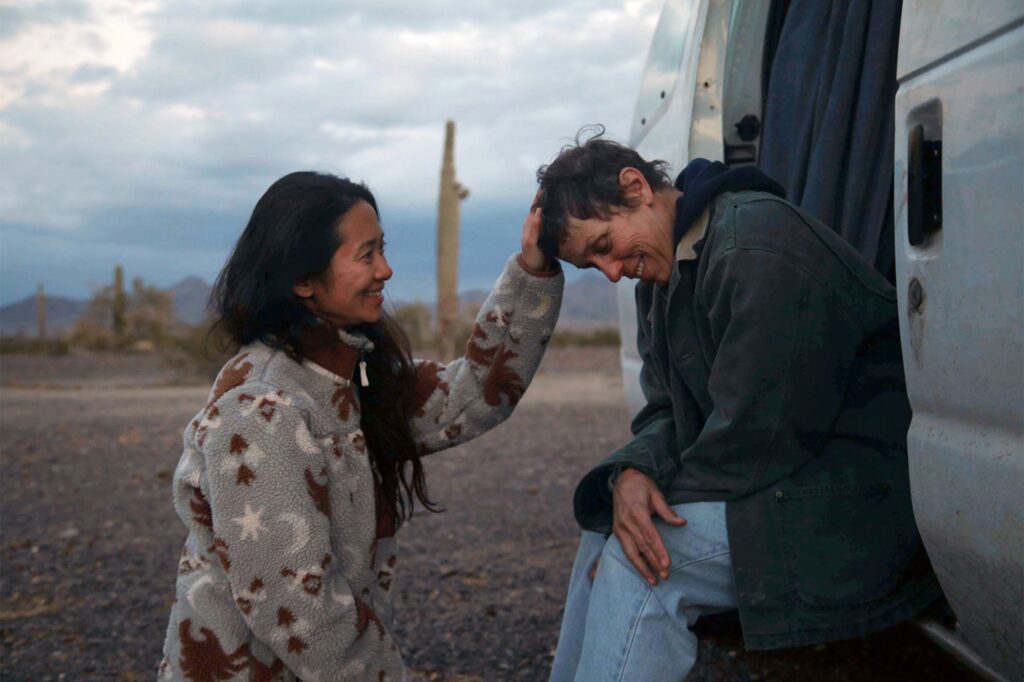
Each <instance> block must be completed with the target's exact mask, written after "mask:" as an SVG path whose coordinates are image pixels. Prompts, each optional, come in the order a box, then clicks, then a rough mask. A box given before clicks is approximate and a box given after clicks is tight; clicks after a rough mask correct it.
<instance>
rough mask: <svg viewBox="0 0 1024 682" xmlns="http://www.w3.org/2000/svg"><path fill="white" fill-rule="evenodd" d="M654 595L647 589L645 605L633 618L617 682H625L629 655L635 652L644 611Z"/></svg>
mask: <svg viewBox="0 0 1024 682" xmlns="http://www.w3.org/2000/svg"><path fill="white" fill-rule="evenodd" d="M653 594H654V590H652V589H651V588H650V587H648V588H647V596H646V597H644V601H643V603H642V604H641V605H640V608H639V609H637V611H636V614H635V615H634V617H633V625H632V627H630V633H629V641H628V642H627V643H626V650H625V652H623V654H622V663H621V664H620V665H619V674H618V675H616V676H615V679H616V680H617V682H623V679H624V677H623V676H624V675H625V674H626V663H627V662H628V661H629V653H630V651H632V650H633V642H635V641H636V635H637V632H638V631H639V630H640V623H641V621H642V620H643V618H642V617H641V616H643V613H644V609H646V608H647V605H648V604H649V603H650V602H651V596H652V595H653Z"/></svg>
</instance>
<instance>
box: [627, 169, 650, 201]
mask: <svg viewBox="0 0 1024 682" xmlns="http://www.w3.org/2000/svg"><path fill="white" fill-rule="evenodd" d="M619 191H620V192H621V193H622V199H623V203H624V204H626V205H627V206H629V207H631V208H634V207H636V206H642V205H648V206H649V205H650V204H651V203H652V202H653V201H654V192H653V191H652V190H651V186H650V184H649V183H648V182H647V178H645V177H644V174H643V173H641V172H640V170H638V169H636V168H633V167H632V166H626V167H625V168H623V169H622V170H621V171H619Z"/></svg>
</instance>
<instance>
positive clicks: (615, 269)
mask: <svg viewBox="0 0 1024 682" xmlns="http://www.w3.org/2000/svg"><path fill="white" fill-rule="evenodd" d="M594 265H595V266H597V269H598V270H600V271H601V272H602V273H603V274H604V276H605V277H607V278H608V279H609V281H611V282H618V281H619V280H620V279H622V263H621V262H620V261H617V260H610V259H602V260H600V261H597V262H596V263H594Z"/></svg>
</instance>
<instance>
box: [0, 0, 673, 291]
mask: <svg viewBox="0 0 1024 682" xmlns="http://www.w3.org/2000/svg"><path fill="white" fill-rule="evenodd" d="M660 5H661V2H660V0H625V1H623V0H561V1H559V0H554V1H552V0H516V1H515V2H508V1H500V0H493V1H492V0H476V1H475V2H455V1H453V0H418V1H414V0H365V1H364V0H291V1H285V0H281V1H274V0H225V1H220V2H205V1H191V0H41V1H38V2H33V1H31V0H0V304H6V303H10V302H12V301H15V300H19V299H21V298H24V297H26V296H28V295H30V294H31V293H33V292H34V291H35V288H36V285H37V283H42V284H43V285H44V286H45V288H46V290H47V291H48V292H50V293H51V294H58V295H66V296H73V297H77V298H84V297H87V296H88V295H89V292H90V290H91V288H93V287H96V286H98V285H101V284H103V283H106V282H107V281H109V279H110V276H111V274H110V273H111V271H112V268H113V266H114V265H115V264H116V263H121V264H123V265H124V266H125V270H126V275H127V276H128V277H129V278H131V277H137V276H138V277H142V278H143V279H144V280H146V281H147V282H150V283H153V284H157V285H159V286H167V285H170V284H173V283H174V282H176V281H178V280H180V279H181V278H183V277H185V276H188V275H198V276H200V277H202V278H204V279H206V280H207V281H211V280H212V279H213V278H214V277H215V275H216V273H217V271H218V270H219V268H220V266H221V265H222V264H223V262H224V259H225V258H226V256H227V254H228V252H229V250H230V248H231V245H232V244H233V243H234V240H235V238H236V237H237V236H238V234H239V232H240V231H241V228H242V227H243V226H244V224H245V222H246V219H247V218H248V214H249V212H250V211H251V209H252V206H253V204H254V203H255V202H256V199H257V198H259V196H260V195H261V194H262V193H263V191H264V190H265V189H266V188H267V186H268V185H269V184H270V183H271V182H273V181H274V180H275V179H276V178H278V177H280V176H281V175H284V174H285V173H287V172H290V171H293V170H298V169H307V168H309V169H317V170H326V171H330V172H334V173H338V174H341V175H348V176H350V177H353V178H355V179H359V180H362V181H364V182H366V183H367V184H369V186H370V187H371V189H373V190H374V191H375V193H376V194H377V197H378V200H379V202H380V204H381V208H382V217H383V223H384V228H385V231H386V232H387V233H388V242H389V247H388V248H389V256H390V258H391V260H392V263H393V265H394V267H395V272H396V274H395V278H394V280H392V283H391V285H390V289H391V292H392V295H393V296H394V297H395V298H402V299H416V298H419V299H424V300H429V299H432V298H433V291H434V280H433V272H434V248H435V247H434V229H435V218H436V210H437V209H436V202H437V190H438V171H439V167H440V160H441V152H442V142H443V132H444V121H445V120H446V119H448V118H453V119H455V120H456V122H457V125H458V132H457V137H456V165H457V169H458V174H459V179H460V180H461V181H462V182H463V183H464V184H465V185H467V186H468V187H469V188H470V191H471V194H470V197H469V198H468V199H467V200H466V201H465V202H464V203H463V222H462V253H461V272H460V277H461V281H460V288H463V289H468V288H474V287H480V286H489V284H490V283H491V282H493V280H494V278H495V277H496V276H497V274H498V272H499V271H500V268H501V265H502V263H503V262H504V260H505V258H506V257H507V256H508V254H510V253H512V252H513V251H515V250H517V248H518V240H519V227H520V225H521V223H522V219H523V216H524V214H525V211H526V209H527V207H528V204H529V201H530V199H531V198H532V196H533V191H534V187H535V185H536V180H535V172H536V169H537V166H539V165H540V164H543V163H546V162H548V161H550V160H551V158H552V156H553V155H554V154H555V153H556V152H557V150H558V149H559V147H560V146H561V145H563V144H565V143H566V142H568V141H569V140H570V139H571V138H572V137H573V136H574V134H575V132H576V131H577V129H578V128H580V127H581V126H582V125H584V124H589V123H603V124H604V125H606V126H607V128H608V130H609V133H611V134H612V136H613V137H615V138H616V139H619V140H623V141H624V140H625V139H626V136H627V134H628V131H629V123H630V118H631V116H632V110H633V102H634V98H635V96H636V93H637V90H638V87H639V79H640V72H641V69H642V67H643V62H644V60H645V58H646V53H647V44H648V42H649V40H650V37H651V35H652V33H653V30H654V25H655V23H656V21H657V16H658V13H659V11H660Z"/></svg>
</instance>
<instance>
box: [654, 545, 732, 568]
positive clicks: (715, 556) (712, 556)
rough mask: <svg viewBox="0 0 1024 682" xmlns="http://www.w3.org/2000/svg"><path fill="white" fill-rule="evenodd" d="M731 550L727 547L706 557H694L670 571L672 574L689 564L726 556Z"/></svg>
mask: <svg viewBox="0 0 1024 682" xmlns="http://www.w3.org/2000/svg"><path fill="white" fill-rule="evenodd" d="M729 552H730V550H728V549H727V550H725V551H722V552H719V553H718V554H709V555H708V556H704V557H701V558H699V559H692V560H690V561H687V562H686V563H685V564H679V565H678V566H676V567H675V568H673V569H672V570H670V571H669V573H670V574H671V573H675V572H676V571H680V570H682V569H684V568H686V567H687V566H693V565H694V564H699V563H700V562H702V561H710V560H711V559H717V558H718V557H721V556H725V555H726V554H729Z"/></svg>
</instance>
